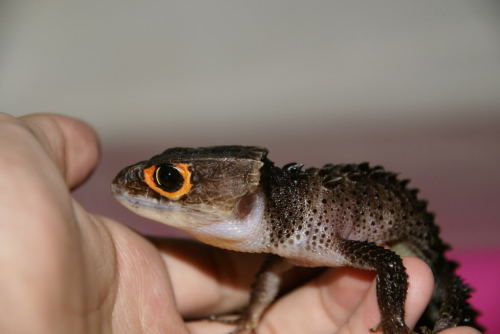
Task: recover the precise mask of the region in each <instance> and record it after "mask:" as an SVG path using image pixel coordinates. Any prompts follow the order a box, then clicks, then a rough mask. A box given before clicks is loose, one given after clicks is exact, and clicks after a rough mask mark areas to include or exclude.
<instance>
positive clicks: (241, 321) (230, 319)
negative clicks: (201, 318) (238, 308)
mask: <svg viewBox="0 0 500 334" xmlns="http://www.w3.org/2000/svg"><path fill="white" fill-rule="evenodd" d="M205 320H208V321H213V322H219V323H222V324H226V325H236V328H235V329H234V330H232V331H231V332H229V333H228V334H254V333H255V329H256V328H257V322H256V321H251V320H249V319H247V317H245V312H244V311H243V312H231V313H222V314H213V315H210V316H208V317H207V318H205Z"/></svg>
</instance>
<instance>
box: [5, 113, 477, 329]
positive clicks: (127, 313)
mask: <svg viewBox="0 0 500 334" xmlns="http://www.w3.org/2000/svg"><path fill="white" fill-rule="evenodd" d="M0 152H1V154H0V189H1V191H0V265H1V267H2V271H1V272H0V296H1V302H0V332H1V333H37V334H45V333H47V334H49V333H50V334H58V333H61V334H62V333H64V334H66V333H75V334H77V333H120V334H122V333H125V334H127V333H162V334H164V333H174V334H182V333H193V334H197V333H204V334H211V333H214V334H224V333H227V332H229V331H230V330H231V328H232V327H230V326H227V325H222V324H218V323H211V322H208V321H187V320H185V319H189V318H194V317H201V316H206V315H208V314H210V313H218V312H227V311H230V310H234V309H238V308H241V307H242V306H243V305H244V304H245V301H246V298H247V296H248V286H249V284H250V283H251V281H252V279H253V273H254V272H255V271H256V270H257V269H258V266H259V263H260V262H261V260H262V257H261V256H260V255H252V254H242V253H232V252H228V251H223V250H218V249H213V248H210V247H208V246H205V245H201V244H198V243H194V242H192V241H185V240H184V241H182V240H163V241H155V243H153V242H151V241H150V240H147V239H145V238H144V237H142V236H140V235H138V234H136V233H135V232H133V231H131V230H130V229H128V228H127V227H125V226H123V225H122V224H120V223H118V222H116V221H114V220H112V219H110V218H107V217H101V216H96V215H93V214H90V213H89V212H87V211H86V210H85V209H84V208H83V207H81V206H80V205H79V204H78V203H77V202H76V201H75V200H74V199H73V198H72V197H71V193H70V189H73V188H75V187H76V186H78V185H79V184H81V183H82V182H83V181H84V180H85V178H86V177H87V176H88V175H89V174H90V173H91V171H92V170H93V169H94V168H95V166H96V164H97V161H98V155H99V149H98V139H97V137H96V135H95V133H94V131H93V130H92V129H91V128H90V127H89V126H88V125H86V124H84V123H82V122H80V121H77V120H75V119H72V118H68V117H64V116H56V115H40V114H39V115H30V116H25V117H21V118H14V117H12V116H9V115H6V114H0ZM110 181H111V180H110ZM404 264H405V266H406V268H407V270H408V273H409V277H410V278H409V281H410V285H409V292H408V298H407V302H406V321H407V323H408V324H409V325H413V324H415V322H416V320H417V319H418V317H419V316H420V314H421V313H422V311H423V309H424V308H425V305H426V304H427V302H428V300H429V298H430V295H431V292H432V286H433V279H432V274H431V272H430V270H429V268H428V267H427V266H426V265H425V264H424V263H423V262H422V261H420V260H418V259H416V258H405V259H404ZM373 277H374V276H373V274H372V273H368V272H364V271H360V270H354V269H348V268H342V269H332V270H329V271H327V272H326V273H324V274H322V275H321V276H319V277H317V278H315V279H313V280H312V281H310V282H309V283H306V284H304V285H301V286H299V287H297V288H296V289H294V290H293V291H291V292H289V293H288V294H286V295H285V296H283V297H281V298H280V299H279V301H278V302H276V303H275V304H274V305H273V306H272V307H271V308H270V309H269V310H268V311H267V312H266V314H265V315H264V318H263V319H262V322H261V325H260V327H259V328H258V331H257V332H258V333H259V334H270V333H273V334H280V333H287V334H294V333H297V334H302V333H339V334H340V333H342V334H350V333H352V334H354V333H368V331H367V329H368V328H373V327H376V325H377V323H378V321H379V313H378V307H377V302H376V296H375V289H374V287H375V286H374V282H373ZM441 333H443V334H466V333H468V334H472V333H478V332H477V331H476V330H474V329H472V328H469V327H457V328H452V329H448V330H446V331H443V332H441Z"/></svg>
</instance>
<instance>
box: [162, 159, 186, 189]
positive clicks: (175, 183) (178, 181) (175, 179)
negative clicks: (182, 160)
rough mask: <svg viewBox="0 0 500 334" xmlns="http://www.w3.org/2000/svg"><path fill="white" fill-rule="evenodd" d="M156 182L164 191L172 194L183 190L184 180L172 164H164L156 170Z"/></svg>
mask: <svg viewBox="0 0 500 334" xmlns="http://www.w3.org/2000/svg"><path fill="white" fill-rule="evenodd" d="M156 182H157V183H158V186H160V187H161V188H162V189H163V190H165V191H168V192H169V193H172V192H175V191H177V190H179V189H181V187H182V185H183V184H184V178H183V177H182V174H181V173H180V172H179V170H178V169H177V168H175V167H174V166H172V165H170V164H164V165H160V166H158V168H157V169H156Z"/></svg>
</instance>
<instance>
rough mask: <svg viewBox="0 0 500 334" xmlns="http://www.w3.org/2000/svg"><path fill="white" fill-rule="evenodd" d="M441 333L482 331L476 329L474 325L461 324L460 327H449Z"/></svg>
mask: <svg viewBox="0 0 500 334" xmlns="http://www.w3.org/2000/svg"><path fill="white" fill-rule="evenodd" d="M439 333H440V334H481V332H480V331H478V330H477V329H474V328H472V327H465V326H460V327H454V328H448V329H445V330H444V331H442V332H439Z"/></svg>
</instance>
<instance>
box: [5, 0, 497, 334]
mask: <svg viewBox="0 0 500 334" xmlns="http://www.w3.org/2000/svg"><path fill="white" fill-rule="evenodd" d="M0 111H2V112H6V113H10V114H14V115H22V114H26V113H33V112H55V113H62V114H66V115H72V116H75V117H78V118H81V119H83V120H85V121H87V122H88V123H90V124H92V126H94V127H95V128H96V130H97V131H98V133H99V135H100V137H101V140H102V150H103V155H102V162H101V164H100V166H99V167H98V169H97V170H96V172H95V173H94V175H93V176H92V178H91V179H90V180H89V182H87V183H86V184H85V185H83V186H82V187H81V188H80V189H78V190H77V191H76V192H75V196H76V197H77V198H78V199H79V200H80V202H82V204H83V205H84V206H85V207H87V208H88V209H89V210H90V211H92V212H95V213H98V214H103V215H107V216H111V217H113V218H115V219H117V220H120V221H122V222H124V223H126V224H128V225H130V226H131V227H132V228H134V229H136V230H138V231H140V232H142V233H146V234H160V235H172V234H174V235H180V234H179V233H178V232H175V231H173V230H171V229H169V228H168V227H165V226H162V225H159V224H156V223H151V222H147V221H145V220H143V219H140V218H137V217H135V216H134V215H132V214H129V213H128V212H126V210H125V209H124V208H122V207H120V206H119V205H118V204H116V203H115V202H114V201H113V200H112V198H111V195H110V193H109V183H110V181H111V180H112V178H113V176H114V175H115V174H116V172H117V171H118V170H119V169H120V168H121V167H123V166H125V165H127V164H131V163H134V162H136V161H138V160H142V159H146V158H148V157H150V156H151V155H153V154H156V153H158V152H160V151H162V150H163V149H165V148H168V147H172V146H203V145H215V144H244V145H260V146H264V147H267V148H269V149H270V152H271V153H270V158H271V159H273V160H274V161H275V162H276V163H278V164H283V163H286V162H290V161H300V162H303V163H305V164H306V165H307V166H313V165H316V166H319V165H321V164H324V163H327V162H333V163H340V162H362V161H369V162H371V163H373V164H382V165H384V166H386V168H387V169H390V170H393V171H397V172H400V173H401V176H402V177H404V178H411V179H412V180H413V182H412V185H413V186H414V187H418V188H420V189H421V194H422V197H425V198H427V199H429V200H430V208H431V210H432V211H434V212H435V213H436V214H437V221H438V223H439V224H440V225H441V226H442V235H443V238H444V239H445V240H446V241H448V242H449V243H451V244H453V246H454V249H455V250H454V251H453V252H451V253H450V256H451V257H454V258H457V259H459V260H460V261H461V263H462V267H461V271H462V274H463V275H464V276H465V277H466V280H467V281H468V282H470V283H471V284H472V285H474V286H476V288H477V290H478V291H477V293H476V294H475V295H474V297H473V302H474V303H475V304H476V305H477V306H478V307H479V308H480V309H481V310H482V311H483V312H484V315H483V317H482V321H483V323H484V324H486V325H487V326H488V327H489V328H490V330H491V332H497V331H498V332H500V320H499V319H498V318H497V319H495V318H494V313H495V312H494V311H493V307H495V306H496V304H497V300H496V296H498V295H500V288H499V286H498V284H497V283H496V279H497V277H499V276H500V260H499V259H500V241H499V238H500V209H499V207H500V191H499V189H500V171H499V165H500V3H499V2H498V1H493V0H491V1H467V0H445V1H439V2H438V1H431V0H421V1H418V2H417V1H413V2H410V1H376V2H370V1H353V0H349V1H348V0H346V1H258V0H257V1H237V0H231V1H229V0H228V1H181V0H179V1H171V0H168V1H153V0H147V1H124V0H120V1H119V0H104V1H102V0H99V1H98V0H87V1H62V0H46V1H37V0H0ZM495 329H496V331H495Z"/></svg>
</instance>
